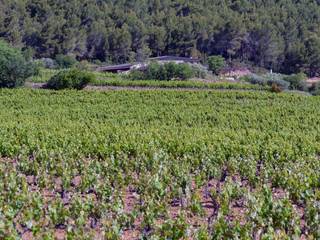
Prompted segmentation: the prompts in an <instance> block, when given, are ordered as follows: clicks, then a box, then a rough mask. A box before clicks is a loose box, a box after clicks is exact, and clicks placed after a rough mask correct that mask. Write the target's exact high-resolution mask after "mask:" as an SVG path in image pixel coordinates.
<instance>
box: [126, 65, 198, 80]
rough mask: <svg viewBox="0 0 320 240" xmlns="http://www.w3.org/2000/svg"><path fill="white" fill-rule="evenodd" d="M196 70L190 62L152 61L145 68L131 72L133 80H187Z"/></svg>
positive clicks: (130, 76)
mask: <svg viewBox="0 0 320 240" xmlns="http://www.w3.org/2000/svg"><path fill="white" fill-rule="evenodd" d="M194 74H195V72H194V70H193V68H192V67H191V66H190V65H189V64H176V63H165V64H159V63H151V64H149V65H148V66H147V68H146V69H145V70H143V71H142V70H134V71H131V72H130V74H129V76H128V77H129V79H132V80H147V79H155V80H171V79H180V80H187V79H189V78H192V77H193V76H194Z"/></svg>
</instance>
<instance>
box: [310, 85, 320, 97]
mask: <svg viewBox="0 0 320 240" xmlns="http://www.w3.org/2000/svg"><path fill="white" fill-rule="evenodd" d="M310 92H311V94H313V95H315V96H320V83H315V84H313V85H312V86H311V88H310Z"/></svg>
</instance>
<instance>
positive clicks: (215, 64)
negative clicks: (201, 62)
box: [208, 56, 226, 75]
mask: <svg viewBox="0 0 320 240" xmlns="http://www.w3.org/2000/svg"><path fill="white" fill-rule="evenodd" d="M208 65H209V70H210V71H212V73H213V74H215V75H219V73H220V71H221V70H222V69H223V68H224V67H225V65H226V61H225V59H224V58H223V57H222V56H211V57H209V58H208Z"/></svg>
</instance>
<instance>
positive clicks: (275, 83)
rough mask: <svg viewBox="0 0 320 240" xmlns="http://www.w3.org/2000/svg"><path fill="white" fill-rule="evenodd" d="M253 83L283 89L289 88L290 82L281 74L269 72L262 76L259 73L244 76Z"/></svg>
mask: <svg viewBox="0 0 320 240" xmlns="http://www.w3.org/2000/svg"><path fill="white" fill-rule="evenodd" d="M244 79H245V80H246V81H248V82H250V83H251V84H258V85H262V86H271V87H272V88H273V89H274V90H276V89H280V90H281V91H283V90H286V89H288V88H289V86H290V83H289V82H287V81H284V80H283V76H282V75H281V74H275V73H268V74H265V75H262V76H259V75H257V74H250V75H248V76H246V77H245V78H244Z"/></svg>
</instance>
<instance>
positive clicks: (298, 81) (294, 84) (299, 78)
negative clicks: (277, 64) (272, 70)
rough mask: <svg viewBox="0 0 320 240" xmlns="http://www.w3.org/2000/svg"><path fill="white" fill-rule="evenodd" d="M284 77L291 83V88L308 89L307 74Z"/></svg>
mask: <svg viewBox="0 0 320 240" xmlns="http://www.w3.org/2000/svg"><path fill="white" fill-rule="evenodd" d="M283 79H284V80H285V81H287V82H289V83H290V87H289V89H291V90H300V91H306V90H307V89H308V88H307V84H306V80H307V76H306V75H305V74H304V73H298V74H292V75H288V76H284V78H283Z"/></svg>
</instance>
